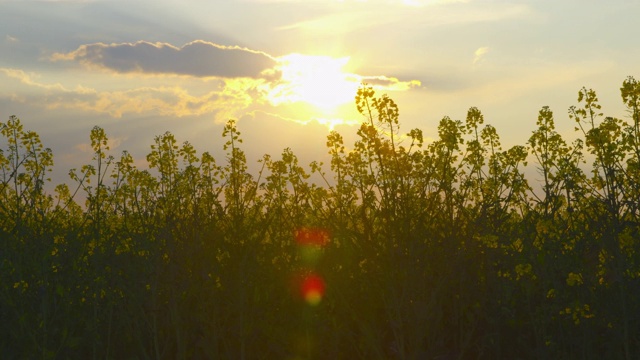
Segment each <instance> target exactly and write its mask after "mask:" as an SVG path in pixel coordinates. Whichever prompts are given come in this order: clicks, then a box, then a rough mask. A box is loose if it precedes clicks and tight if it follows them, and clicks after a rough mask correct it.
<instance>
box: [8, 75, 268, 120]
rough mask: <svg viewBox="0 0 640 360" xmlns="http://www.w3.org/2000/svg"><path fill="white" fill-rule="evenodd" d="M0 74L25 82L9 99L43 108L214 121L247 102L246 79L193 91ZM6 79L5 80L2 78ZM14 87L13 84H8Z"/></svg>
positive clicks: (248, 102) (233, 111)
mask: <svg viewBox="0 0 640 360" xmlns="http://www.w3.org/2000/svg"><path fill="white" fill-rule="evenodd" d="M0 74H4V75H5V77H6V78H8V79H13V80H17V81H18V82H19V83H20V84H22V85H26V86H27V91H25V92H22V93H21V95H20V96H19V97H18V96H17V95H16V94H8V97H9V98H11V99H12V100H20V101H22V102H28V103H31V104H41V105H42V106H43V107H45V108H47V109H61V108H62V109H76V110H82V111H89V112H95V113H103V114H109V115H110V116H112V117H114V118H120V117H122V116H123V115H126V114H156V115H160V116H176V117H184V116H197V115H204V114H215V118H216V120H218V121H224V120H226V119H227V118H228V117H229V116H233V114H234V113H235V110H236V109H242V108H246V107H247V106H248V105H249V104H250V103H251V98H250V96H251V95H248V94H250V93H251V92H250V90H251V88H253V87H255V84H252V83H251V82H250V81H245V82H238V81H236V80H234V81H235V82H234V83H233V84H229V85H228V86H227V85H225V86H224V87H223V89H222V90H219V91H209V92H207V93H205V94H201V95H193V94H192V93H190V92H189V91H188V90H186V89H184V88H181V87H180V86H177V85H176V86H155V87H154V86H144V87H138V88H134V89H129V90H113V91H98V90H96V89H94V88H90V87H85V86H81V85H79V86H76V87H75V88H69V87H65V86H64V85H62V84H60V83H46V82H43V81H41V80H39V79H38V75H37V74H32V73H26V72H24V71H23V70H18V69H10V68H0ZM4 82H5V83H8V81H4ZM9 87H10V88H13V89H17V86H9ZM6 95H7V94H2V93H0V96H6Z"/></svg>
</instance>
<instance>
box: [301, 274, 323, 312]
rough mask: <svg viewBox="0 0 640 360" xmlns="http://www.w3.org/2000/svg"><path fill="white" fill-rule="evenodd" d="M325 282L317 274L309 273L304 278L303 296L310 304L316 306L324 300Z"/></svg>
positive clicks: (302, 285)
mask: <svg viewBox="0 0 640 360" xmlns="http://www.w3.org/2000/svg"><path fill="white" fill-rule="evenodd" d="M324 290H325V284H324V280H323V279H322V277H320V276H319V275H317V274H309V275H307V276H306V277H305V278H304V279H303V280H302V284H301V286H300V291H301V294H302V298H303V299H304V300H305V301H306V302H307V303H308V304H309V305H313V306H316V305H318V304H319V303H320V301H322V296H323V295H324Z"/></svg>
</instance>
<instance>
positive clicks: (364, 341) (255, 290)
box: [0, 77, 640, 359]
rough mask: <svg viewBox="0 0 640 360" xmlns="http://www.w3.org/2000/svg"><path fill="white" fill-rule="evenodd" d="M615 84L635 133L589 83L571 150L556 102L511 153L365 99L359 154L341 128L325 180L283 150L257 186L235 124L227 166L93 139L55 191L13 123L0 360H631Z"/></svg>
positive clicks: (634, 143) (2, 193) (631, 161)
mask: <svg viewBox="0 0 640 360" xmlns="http://www.w3.org/2000/svg"><path fill="white" fill-rule="evenodd" d="M620 90H621V95H622V101H623V103H624V104H625V106H626V107H627V109H628V114H627V116H626V117H625V118H624V119H618V118H614V117H606V116H605V115H604V113H603V111H602V109H601V106H600V105H599V103H598V97H597V95H596V92H595V91H593V90H591V89H586V88H583V89H580V90H579V92H578V97H577V104H576V105H575V106H572V107H570V108H569V111H568V117H569V120H567V119H563V120H562V121H575V124H576V132H577V134H578V135H579V138H578V140H576V141H574V142H572V143H568V142H567V141H565V140H564V139H563V137H562V135H561V134H560V133H559V132H558V131H557V130H556V127H555V122H556V118H555V117H554V113H553V112H552V110H551V109H550V108H548V107H543V108H542V109H541V110H540V111H539V114H538V119H537V123H536V129H535V130H534V131H533V132H532V134H531V136H530V138H529V140H528V141H527V143H526V144H525V145H517V146H513V147H511V148H508V149H506V148H503V145H502V144H501V139H500V136H499V133H498V130H497V129H496V128H495V127H493V126H491V125H490V124H488V123H486V119H485V118H484V116H483V114H482V112H481V111H480V110H479V109H477V108H474V107H472V108H470V109H469V111H468V113H467V117H466V119H465V120H464V121H461V120H454V119H451V118H449V117H444V118H443V119H442V120H441V121H440V123H439V126H438V128H437V134H433V136H434V137H435V140H434V141H432V142H428V143H426V142H425V141H424V136H423V133H422V131H421V130H419V129H413V130H410V131H408V132H403V131H402V130H401V126H400V121H399V119H400V112H399V108H398V106H397V105H396V103H395V102H394V101H393V100H392V99H391V98H390V97H388V96H386V95H382V96H377V95H376V94H375V92H374V90H373V89H372V88H371V87H368V86H366V85H363V86H361V87H360V89H359V90H358V93H357V96H356V99H355V105H356V107H357V109H358V111H359V112H360V113H361V114H362V116H363V122H362V124H361V126H360V128H359V129H358V130H357V136H358V138H357V140H356V141H355V143H354V144H345V143H344V139H343V137H342V136H341V135H340V134H339V133H337V132H331V133H330V134H329V135H328V137H327V151H328V153H329V155H330V158H331V160H330V163H329V164H322V163H319V162H313V163H311V164H310V165H309V166H308V167H306V166H305V165H303V164H300V163H299V161H298V158H297V156H296V155H295V154H294V153H293V152H292V150H291V149H289V148H286V149H283V151H282V153H281V154H280V155H279V156H277V157H276V156H271V155H265V156H264V157H263V158H262V159H259V160H258V162H259V164H260V166H259V171H258V173H257V174H250V173H249V172H248V168H249V166H248V163H247V159H246V157H245V153H244V152H243V151H242V137H241V133H240V131H239V128H238V126H237V124H236V123H235V122H234V121H229V122H228V123H227V124H226V126H225V127H224V131H223V133H222V136H223V138H224V141H225V142H224V145H223V150H224V151H225V157H224V159H221V161H217V160H216V159H214V158H213V156H212V155H210V153H207V152H204V153H199V152H198V151H197V150H196V149H195V148H194V147H193V146H192V145H191V144H190V143H189V142H183V143H179V142H178V140H177V139H176V138H175V137H174V136H173V135H172V134H171V133H169V132H167V133H165V134H162V135H159V136H156V137H155V138H154V139H153V143H152V144H151V146H150V152H149V154H148V155H147V157H146V160H147V162H148V165H149V169H148V170H142V169H139V168H137V167H136V165H135V162H134V159H133V157H132V156H131V154H129V153H128V152H126V151H125V152H123V153H122V154H120V155H119V156H118V155H116V154H112V152H111V150H110V148H109V139H108V136H107V134H106V133H105V131H104V130H103V129H101V128H100V127H95V128H93V129H92V130H91V133H90V143H91V149H92V151H93V155H92V158H91V161H90V163H89V164H86V165H84V166H82V167H80V169H72V170H71V171H70V172H69V175H70V182H69V183H68V184H61V185H58V186H56V187H55V191H54V193H53V194H48V193H47V192H46V191H45V190H44V189H45V184H47V182H49V181H50V180H49V179H48V174H49V172H50V171H51V169H52V167H53V154H52V152H51V150H50V149H47V148H45V147H44V145H43V144H42V143H41V141H40V139H39V137H38V135H37V134H35V133H33V132H30V131H27V130H25V129H24V128H23V125H22V123H21V121H20V120H19V119H18V118H17V117H15V116H12V117H10V118H9V120H8V121H7V122H4V123H0V135H1V138H0V277H1V279H0V319H1V320H2V327H1V328H0V354H2V356H1V357H2V358H7V359H14V358H15V359H23V358H34V359H35V358H38V359H56V358H60V359H66V358H78V359H80V358H82V359H85V358H106V359H123V358H135V359H148V358H153V359H192V358H193V359H206V358H209V359H217V358H226V359H257V358H261V359H264V358H268V359H293V358H309V359H310V358H322V359H358V358H360V359H477V358H481V359H516V358H520V359H577V358H580V359H602V358H609V359H636V358H638V357H640V338H639V337H638V334H639V333H640V317H639V314H640V226H639V221H640V208H639V204H640V201H639V199H640V83H638V81H636V80H635V79H634V78H633V77H629V78H627V79H626V80H625V81H624V82H623V85H622V87H621V89H620ZM212 142H214V141H212ZM349 149H351V150H349ZM528 163H531V165H528ZM526 166H531V167H533V168H535V170H537V175H536V176H535V179H530V178H526V177H525V176H524V170H525V167H526ZM312 175H313V176H317V177H316V178H317V179H322V185H318V184H317V181H315V182H314V181H311V180H310V178H311V176H312ZM80 199H82V200H80Z"/></svg>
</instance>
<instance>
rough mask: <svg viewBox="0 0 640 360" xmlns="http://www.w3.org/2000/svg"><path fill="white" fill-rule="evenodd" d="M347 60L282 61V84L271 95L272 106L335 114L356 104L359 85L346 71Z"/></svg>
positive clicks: (290, 58) (297, 56) (307, 58)
mask: <svg viewBox="0 0 640 360" xmlns="http://www.w3.org/2000/svg"><path fill="white" fill-rule="evenodd" d="M348 61H349V58H348V57H343V58H337V59H335V58H332V57H329V56H312V55H302V54H290V55H286V56H283V57H281V58H280V66H279V70H280V71H281V83H280V84H279V85H277V86H276V87H274V88H273V89H272V90H271V91H270V92H269V95H268V97H269V100H270V102H271V103H273V104H276V105H277V104H280V103H294V102H306V103H308V104H311V105H313V106H315V107H317V108H318V109H319V110H321V111H322V112H324V113H329V114H330V113H332V112H333V111H335V109H336V108H337V107H338V106H340V105H343V104H346V103H350V102H353V98H354V96H355V94H356V91H357V89H358V86H359V84H360V81H359V79H358V77H357V76H356V75H353V74H349V73H346V72H344V71H343V67H344V66H345V65H346V64H347V62H348Z"/></svg>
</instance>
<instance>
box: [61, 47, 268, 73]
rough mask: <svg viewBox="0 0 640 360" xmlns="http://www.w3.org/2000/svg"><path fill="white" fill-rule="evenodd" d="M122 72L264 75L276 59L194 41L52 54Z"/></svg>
mask: <svg viewBox="0 0 640 360" xmlns="http://www.w3.org/2000/svg"><path fill="white" fill-rule="evenodd" d="M52 59H53V60H56V61H58V60H72V61H77V62H80V63H82V64H85V65H88V66H98V67H102V68H107V69H110V70H113V71H116V72H120V73H131V72H140V73H148V74H176V75H189V76H195V77H221V78H238V77H252V78H256V77H261V76H262V75H264V74H263V71H265V70H267V69H271V68H273V66H274V65H276V61H275V60H274V59H273V58H272V57H271V56H269V55H268V54H266V53H264V52H260V51H254V50H250V49H246V48H241V47H238V46H223V45H218V44H214V43H211V42H206V41H201V40H197V41H193V42H190V43H187V44H186V45H184V46H182V47H180V48H178V47H175V46H173V45H171V44H167V43H151V42H146V41H139V42H136V43H120V44H103V43H95V44H87V45H81V46H80V47H79V48H77V49H76V50H74V51H72V52H69V53H66V54H61V53H56V54H54V55H53V56H52Z"/></svg>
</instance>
